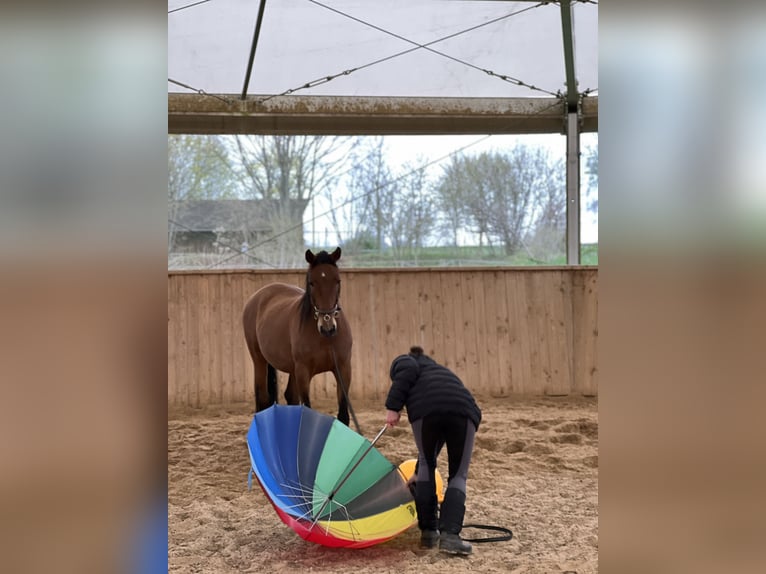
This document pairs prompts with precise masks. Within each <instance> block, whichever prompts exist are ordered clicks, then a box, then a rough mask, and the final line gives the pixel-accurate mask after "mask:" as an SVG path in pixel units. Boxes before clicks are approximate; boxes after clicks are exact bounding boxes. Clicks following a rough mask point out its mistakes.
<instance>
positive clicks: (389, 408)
mask: <svg viewBox="0 0 766 574" xmlns="http://www.w3.org/2000/svg"><path fill="white" fill-rule="evenodd" d="M417 378H418V364H417V363H416V362H415V360H414V359H411V360H400V361H397V362H396V364H395V366H394V368H393V369H392V371H391V388H390V389H389V390H388V396H387V397H386V424H387V425H388V426H389V428H390V427H393V426H396V424H397V423H398V422H399V418H400V416H401V413H400V411H401V410H402V409H403V408H404V406H405V405H406V404H407V398H408V397H409V394H410V388H412V385H413V384H415V381H416V380H417Z"/></svg>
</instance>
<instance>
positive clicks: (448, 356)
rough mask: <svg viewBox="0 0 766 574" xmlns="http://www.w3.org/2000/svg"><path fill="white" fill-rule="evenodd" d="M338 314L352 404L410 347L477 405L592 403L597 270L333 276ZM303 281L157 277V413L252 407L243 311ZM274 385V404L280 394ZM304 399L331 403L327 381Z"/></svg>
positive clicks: (385, 382) (378, 395)
mask: <svg viewBox="0 0 766 574" xmlns="http://www.w3.org/2000/svg"><path fill="white" fill-rule="evenodd" d="M341 273H342V280H343V291H342V294H341V306H342V307H343V312H344V313H346V315H347V317H348V319H349V322H350V323H351V327H352V330H353V335H354V348H353V359H352V369H353V377H352V384H351V399H352V402H353V400H354V399H376V400H382V399H383V398H384V397H385V394H386V392H387V390H388V386H389V382H390V381H389V379H388V370H389V365H390V362H391V360H392V359H393V358H394V357H396V356H397V355H399V354H401V353H405V352H407V350H408V349H409V347H410V345H413V344H419V345H420V346H422V347H423V348H424V349H425V351H426V353H427V354H429V355H431V356H433V357H434V359H436V360H437V361H439V362H441V363H443V364H445V365H447V366H448V367H450V368H451V369H453V370H454V371H455V372H456V373H457V374H458V375H459V376H460V377H461V378H462V379H463V380H464V382H465V384H466V386H468V387H469V388H470V389H471V390H472V391H473V392H474V393H475V394H477V395H478V396H507V395H514V394H519V395H522V394H523V395H596V394H597V389H598V370H597V358H598V357H597V345H596V342H597V336H598V330H597V312H598V292H597V283H598V281H597V280H598V270H597V268H593V267H557V268H551V267H547V268H539V267H530V268H471V269H465V268H428V269H343V268H342V266H341ZM273 281H280V282H284V283H291V284H295V285H299V286H303V285H304V283H305V271H303V270H289V271H261V270H257V271H256V270H248V271H225V272H217V271H216V272H211V271H196V272H191V271H181V272H169V273H168V406H169V408H174V407H182V408H183V407H191V408H199V407H205V406H210V405H230V404H236V403H243V402H250V403H253V401H254V398H253V382H252V381H253V374H252V364H251V362H250V357H249V355H248V353H247V349H246V348H245V342H244V336H243V333H242V325H241V312H242V307H243V305H244V303H245V301H246V300H247V298H248V297H249V296H250V295H251V294H252V293H254V292H255V291H256V290H257V289H259V288H260V287H261V286H263V285H265V284H266V283H270V282H273ZM286 380H287V379H286V376H284V375H280V402H282V401H283V398H282V394H283V392H284V386H285V383H286ZM311 393H312V399H313V398H314V397H317V398H328V399H330V398H332V397H334V396H335V381H334V379H333V377H332V376H331V375H330V374H329V373H326V374H323V375H319V376H317V377H315V378H314V380H313V382H312V388H311Z"/></svg>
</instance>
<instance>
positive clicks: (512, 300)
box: [506, 272, 541, 394]
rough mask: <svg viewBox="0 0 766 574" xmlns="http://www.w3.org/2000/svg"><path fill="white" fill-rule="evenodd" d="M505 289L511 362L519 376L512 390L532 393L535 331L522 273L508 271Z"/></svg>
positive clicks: (534, 379) (534, 374) (533, 385)
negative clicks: (508, 311) (507, 304)
mask: <svg viewBox="0 0 766 574" xmlns="http://www.w3.org/2000/svg"><path fill="white" fill-rule="evenodd" d="M506 291H507V294H508V301H509V305H510V310H511V315H510V324H511V349H512V351H513V352H512V356H513V364H514V366H516V365H518V367H519V369H518V371H517V372H518V375H519V376H518V377H515V378H514V385H513V391H514V392H515V393H520V394H527V393H532V392H533V390H534V389H535V386H536V384H537V379H536V378H535V377H536V372H535V371H534V364H535V362H536V357H534V356H533V348H534V344H533V339H534V338H535V332H534V328H533V325H534V323H533V321H532V307H531V305H530V302H529V300H528V298H527V290H526V286H525V283H524V274H521V273H513V272H511V273H509V274H508V276H507V283H506ZM539 391H541V389H539Z"/></svg>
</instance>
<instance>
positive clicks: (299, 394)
mask: <svg viewBox="0 0 766 574" xmlns="http://www.w3.org/2000/svg"><path fill="white" fill-rule="evenodd" d="M309 383H311V372H310V371H309V369H308V368H307V367H305V366H304V365H299V364H297V363H296V365H295V380H294V381H293V398H294V399H295V404H296V405H297V404H300V403H303V404H304V405H306V406H307V407H308V408H311V397H310V396H309Z"/></svg>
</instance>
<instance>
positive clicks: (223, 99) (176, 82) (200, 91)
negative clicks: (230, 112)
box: [168, 78, 235, 105]
mask: <svg viewBox="0 0 766 574" xmlns="http://www.w3.org/2000/svg"><path fill="white" fill-rule="evenodd" d="M168 82H170V83H171V84H175V85H176V86H181V87H182V88H186V89H188V90H191V91H193V92H197V93H198V94H199V95H201V96H208V97H210V98H215V99H216V100H221V101H222V102H225V103H226V104H229V105H232V104H234V103H235V102H234V101H233V100H231V99H229V98H227V97H225V96H217V95H215V94H208V93H207V92H206V91H205V90H202V89H199V88H195V87H193V86H190V85H189V84H184V83H183V82H179V81H178V80H173V79H171V78H168Z"/></svg>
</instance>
